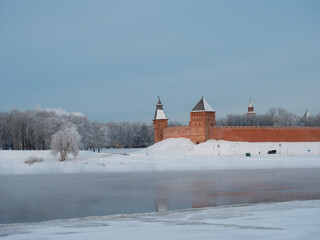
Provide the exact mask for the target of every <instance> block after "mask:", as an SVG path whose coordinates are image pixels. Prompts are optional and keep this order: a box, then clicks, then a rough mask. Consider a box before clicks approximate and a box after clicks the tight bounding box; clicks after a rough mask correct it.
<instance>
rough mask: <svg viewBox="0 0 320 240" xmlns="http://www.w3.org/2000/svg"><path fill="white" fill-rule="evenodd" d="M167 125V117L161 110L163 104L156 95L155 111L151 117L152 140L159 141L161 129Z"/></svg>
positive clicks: (161, 134)
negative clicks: (152, 117)
mask: <svg viewBox="0 0 320 240" xmlns="http://www.w3.org/2000/svg"><path fill="white" fill-rule="evenodd" d="M167 127H168V118H167V117H166V114H165V112H164V110H163V105H162V102H161V100H160V97H158V103H157V105H156V112H155V114H154V119H153V129H154V142H156V143H157V142H160V141H162V140H163V129H165V128H167Z"/></svg>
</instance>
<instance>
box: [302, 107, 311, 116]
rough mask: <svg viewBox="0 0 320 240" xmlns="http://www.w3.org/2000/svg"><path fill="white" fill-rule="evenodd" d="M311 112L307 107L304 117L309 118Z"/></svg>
mask: <svg viewBox="0 0 320 240" xmlns="http://www.w3.org/2000/svg"><path fill="white" fill-rule="evenodd" d="M309 117H310V113H309V112H308V109H306V112H305V113H304V114H303V118H309Z"/></svg>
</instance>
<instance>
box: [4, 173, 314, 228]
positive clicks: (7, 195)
mask: <svg viewBox="0 0 320 240" xmlns="http://www.w3.org/2000/svg"><path fill="white" fill-rule="evenodd" d="M319 173H320V169H265V170H219V171H189V172H138V173H103V174H100V173H99V174H57V175H53V174H51V175H15V176H12V175H11V176H0V193H1V194H0V223H16V222H33V221H45V220H52V219H63V218H77V217H86V216H101V215H112V214H128V213H143V212H154V211H166V210H176V209H185V208H199V207H212V206H221V205H229V204H239V203H257V202H278V201H289V200H307V199H320V174H319Z"/></svg>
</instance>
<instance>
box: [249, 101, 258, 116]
mask: <svg viewBox="0 0 320 240" xmlns="http://www.w3.org/2000/svg"><path fill="white" fill-rule="evenodd" d="M248 115H249V116H255V115H256V113H255V112H254V107H253V104H252V100H251V98H250V102H249V106H248V112H247V116H248Z"/></svg>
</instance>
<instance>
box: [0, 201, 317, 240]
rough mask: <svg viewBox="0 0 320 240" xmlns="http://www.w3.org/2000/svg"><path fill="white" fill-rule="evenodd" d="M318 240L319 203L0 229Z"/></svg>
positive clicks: (18, 235) (56, 235) (21, 233)
mask: <svg viewBox="0 0 320 240" xmlns="http://www.w3.org/2000/svg"><path fill="white" fill-rule="evenodd" d="M319 236H320V200H312V201H311V200H310V201H292V202H282V203H260V204H256V205H238V206H226V207H216V208H205V209H190V210H183V211H172V212H166V213H149V214H131V215H114V216H105V217H88V218H78V219H68V220H54V221H47V222H39V223H24V224H2V225H0V237H2V239H6V240H9V239H15V240H19V239H33V240H40V239H47V240H50V239H56V240H59V239H70V240H72V239H75V240H81V239H85V240H87V239H95V240H99V239H117V240H121V239H154V240H156V239H161V240H163V239H166V240H168V239H174V240H176V239H184V240H187V239H192V240H194V239H224V240H228V239H268V240H269V239H299V240H300V239H308V240H312V239H314V240H318V239H319Z"/></svg>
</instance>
